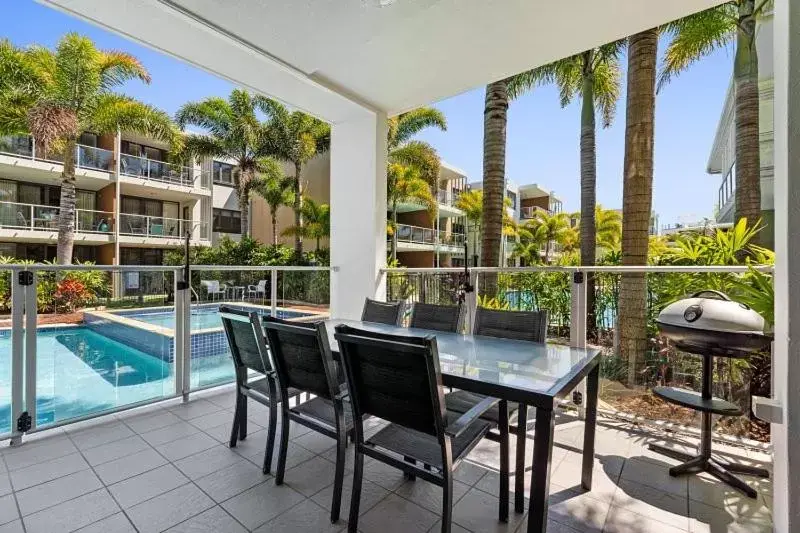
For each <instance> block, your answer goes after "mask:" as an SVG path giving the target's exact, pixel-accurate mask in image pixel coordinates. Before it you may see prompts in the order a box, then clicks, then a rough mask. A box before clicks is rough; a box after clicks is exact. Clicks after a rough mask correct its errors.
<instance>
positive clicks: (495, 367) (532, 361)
mask: <svg viewBox="0 0 800 533" xmlns="http://www.w3.org/2000/svg"><path fill="white" fill-rule="evenodd" d="M340 324H346V325H348V326H352V327H354V328H360V329H366V330H369V331H375V332H379V333H389V334H392V335H407V336H416V337H426V336H434V337H435V338H436V343H437V346H438V349H439V364H440V367H441V370H442V373H443V374H447V375H450V376H455V377H459V378H465V379H471V380H475V381H480V382H483V383H486V384H490V385H495V386H498V387H503V388H510V389H519V390H524V391H530V392H535V393H541V394H546V395H551V396H556V395H558V394H559V393H562V392H564V391H563V389H564V387H565V386H566V385H567V384H568V383H569V382H570V381H571V380H572V379H573V377H574V376H575V375H577V374H580V373H581V372H583V371H584V370H585V369H586V367H587V366H588V365H590V364H591V363H592V362H593V361H594V360H595V359H596V358H597V357H599V354H600V350H599V348H594V347H587V348H572V347H570V346H566V345H561V344H552V343H547V344H540V343H535V342H528V341H518V340H511V339H499V338H495V337H483V336H479V335H462V334H458V333H446V332H441V331H431V330H424V329H413V328H403V327H399V326H389V325H385V324H377V323H374V322H360V321H357V320H340V319H331V320H326V321H325V326H326V329H327V334H328V341H329V342H330V346H331V350H332V351H334V352H338V349H339V347H338V343H337V341H336V338H335V337H334V335H335V333H336V331H335V329H336V326H338V325H340Z"/></svg>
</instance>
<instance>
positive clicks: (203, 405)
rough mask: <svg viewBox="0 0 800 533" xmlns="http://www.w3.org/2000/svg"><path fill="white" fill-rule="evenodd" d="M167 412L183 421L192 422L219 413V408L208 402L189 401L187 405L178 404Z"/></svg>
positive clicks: (199, 400) (201, 400)
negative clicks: (200, 417)
mask: <svg viewBox="0 0 800 533" xmlns="http://www.w3.org/2000/svg"><path fill="white" fill-rule="evenodd" d="M169 410H170V411H171V412H172V413H174V414H176V415H178V417H180V418H181V419H183V420H192V419H193V418H197V417H199V416H204V415H207V414H209V413H215V412H217V411H220V410H221V407H220V406H219V405H216V404H214V403H211V402H209V401H208V400H203V399H196V400H192V401H190V402H189V403H182V404H178V405H176V406H174V407H171V408H170V409H169Z"/></svg>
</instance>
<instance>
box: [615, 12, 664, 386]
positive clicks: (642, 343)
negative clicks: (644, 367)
mask: <svg viewBox="0 0 800 533" xmlns="http://www.w3.org/2000/svg"><path fill="white" fill-rule="evenodd" d="M657 54H658V29H656V28H653V29H650V30H646V31H643V32H641V33H637V34H636V35H633V36H631V37H630V40H629V42H628V95H627V109H626V115H625V123H626V124H625V163H624V176H623V194H622V197H623V201H622V264H623V265H625V266H633V265H646V264H647V245H648V241H649V238H650V236H649V228H650V212H651V208H652V206H651V204H652V196H653V129H654V122H655V80H656V57H657ZM619 337H620V343H619V350H620V356H621V357H622V358H623V359H625V360H627V361H628V386H633V385H635V383H636V376H637V361H638V360H639V359H640V358H641V357H643V356H644V355H645V352H646V351H647V348H648V344H647V279H646V277H645V275H644V274H641V273H640V274H623V275H622V280H621V284H620V292H619Z"/></svg>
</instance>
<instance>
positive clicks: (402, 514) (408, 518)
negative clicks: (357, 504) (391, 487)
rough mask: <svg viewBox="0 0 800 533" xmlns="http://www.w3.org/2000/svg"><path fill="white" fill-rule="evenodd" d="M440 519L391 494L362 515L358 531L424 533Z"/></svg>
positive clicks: (369, 532) (366, 532)
mask: <svg viewBox="0 0 800 533" xmlns="http://www.w3.org/2000/svg"><path fill="white" fill-rule="evenodd" d="M438 519H439V515H437V514H434V513H432V512H430V511H428V510H427V509H423V508H422V507H420V506H419V505H417V504H415V503H412V502H410V501H408V500H406V499H404V498H401V497H400V496H397V495H395V494H390V495H389V496H387V497H386V498H384V499H383V500H381V501H380V502H379V503H378V505H376V506H375V507H373V508H372V509H370V510H369V511H367V512H366V513H364V514H363V515H361V517H360V518H359V520H358V530H359V531H362V532H363V533H423V532H426V531H428V530H429V529H430V528H431V526H433V524H434V523H436V521H437V520H438Z"/></svg>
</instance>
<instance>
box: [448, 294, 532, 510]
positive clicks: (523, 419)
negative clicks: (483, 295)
mask: <svg viewBox="0 0 800 533" xmlns="http://www.w3.org/2000/svg"><path fill="white" fill-rule="evenodd" d="M473 334H475V335H485V336H487V337H499V338H504V339H516V340H524V341H530V342H539V343H544V342H547V311H546V310H542V311H498V310H493V309H486V308H483V307H479V308H478V309H477V312H476V313H475V325H474V327H473ZM484 398H485V396H482V395H480V394H475V393H472V392H467V391H462V390H459V391H454V392H451V393H450V394H448V395H447V408H448V409H450V410H453V411H456V412H459V413H466V412H467V411H469V410H470V409H472V408H473V407H474V406H476V405H478V404H479V403H480V402H482V401H483V400H484ZM507 412H508V417H511V420H512V421H513V418H514V417H515V415H516V419H517V424H516V426H513V425H512V426H511V427H510V429H511V430H514V431H516V434H517V438H520V436H522V438H524V435H525V432H527V430H528V426H527V422H528V409H527V406H525V405H522V406H520V405H518V404H516V403H513V402H512V403H509V404H508V409H507ZM508 417H507V418H506V419H507V420H508ZM502 418H503V413H502V412H501V409H499V408H493V409H490V410H489V411H487V412H486V413H485V414H484V415H483V416H482V419H483V420H486V421H487V422H491V423H492V424H493V425H495V426H496V427H497V428H498V429H499V433H495V432H494V431H492V432H490V433H488V434H487V435H486V438H488V439H489V440H492V441H495V442H499V443H500V447H501V462H502V461H507V460H508V448H507V447H505V451H503V448H504V445H503V439H504V436H505V434H506V433H507V428H506V425H507V424H503V422H502ZM520 434H522V435H520ZM515 472H516V474H515V476H516V477H515V483H516V490H515V495H514V498H515V508H516V511H517V512H522V506H523V504H524V502H523V497H524V490H523V489H524V472H525V449H524V448H522V447H520V446H517V457H516V465H515ZM501 516H502V515H501Z"/></svg>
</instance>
